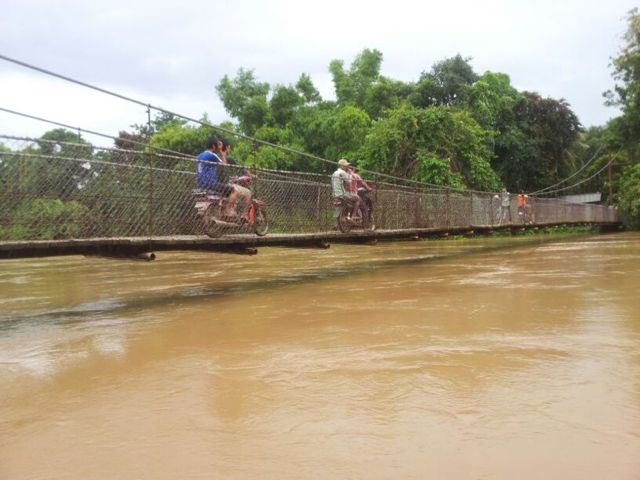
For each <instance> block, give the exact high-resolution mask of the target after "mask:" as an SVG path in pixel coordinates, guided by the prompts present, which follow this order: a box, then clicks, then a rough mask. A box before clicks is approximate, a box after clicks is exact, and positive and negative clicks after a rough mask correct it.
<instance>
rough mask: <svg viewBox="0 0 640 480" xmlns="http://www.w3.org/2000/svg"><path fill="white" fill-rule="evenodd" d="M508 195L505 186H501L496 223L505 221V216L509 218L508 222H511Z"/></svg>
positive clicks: (509, 195) (499, 223)
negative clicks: (498, 216) (497, 220)
mask: <svg viewBox="0 0 640 480" xmlns="http://www.w3.org/2000/svg"><path fill="white" fill-rule="evenodd" d="M510 197H511V194H510V193H509V192H508V191H507V187H502V191H501V192H500V220H499V222H498V225H502V222H506V220H507V218H508V219H509V223H511V222H512V219H511V198H510Z"/></svg>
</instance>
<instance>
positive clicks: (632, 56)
mask: <svg viewBox="0 0 640 480" xmlns="http://www.w3.org/2000/svg"><path fill="white" fill-rule="evenodd" d="M627 20H628V28H627V31H626V33H625V35H624V41H625V44H624V45H623V47H622V49H621V51H620V52H619V53H618V56H617V57H615V58H613V59H612V61H611V66H612V67H613V78H614V81H615V86H614V87H613V90H609V91H607V92H605V97H606V99H607V102H606V103H607V104H608V105H615V106H619V107H620V108H621V109H622V119H621V122H620V123H619V124H618V125H617V127H618V132H619V134H620V137H621V140H622V141H623V144H624V147H625V148H626V149H627V150H628V151H629V154H630V156H631V157H632V158H634V159H636V161H637V159H638V154H639V153H640V13H639V12H638V8H634V9H632V10H631V11H629V13H628V15H627Z"/></svg>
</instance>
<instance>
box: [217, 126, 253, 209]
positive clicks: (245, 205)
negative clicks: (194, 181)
mask: <svg viewBox="0 0 640 480" xmlns="http://www.w3.org/2000/svg"><path fill="white" fill-rule="evenodd" d="M220 141H221V142H222V149H221V150H220V160H221V161H222V165H224V166H223V167H221V168H220V171H219V175H220V179H221V180H223V181H224V183H227V184H231V185H233V188H234V190H235V191H236V193H237V198H238V199H239V200H240V204H241V206H242V213H241V214H240V218H242V219H243V220H245V221H247V222H248V221H249V207H251V197H252V196H253V193H252V192H251V190H249V189H248V188H247V187H245V186H243V185H240V184H238V183H234V182H232V181H231V179H230V173H236V172H235V171H234V170H236V167H235V166H237V165H238V164H237V162H236V161H235V160H234V159H233V158H232V157H231V156H230V154H231V144H230V143H229V141H228V140H227V139H226V138H222V137H220ZM226 167H231V168H226ZM229 170H231V171H229ZM237 173H242V174H243V175H245V176H250V177H251V176H252V175H250V174H249V172H247V171H246V170H245V169H242V172H240V171H239V170H238V171H237ZM228 210H229V211H231V212H232V215H234V214H235V212H236V204H235V202H231V200H230V201H229V205H228Z"/></svg>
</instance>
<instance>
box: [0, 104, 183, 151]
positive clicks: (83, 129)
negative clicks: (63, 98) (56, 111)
mask: <svg viewBox="0 0 640 480" xmlns="http://www.w3.org/2000/svg"><path fill="white" fill-rule="evenodd" d="M0 111H3V112H6V113H10V114H12V115H18V116H20V117H25V118H31V119H32V120H38V121H39V122H45V123H50V124H52V125H57V126H59V127H64V128H68V129H71V130H77V131H78V132H84V133H88V134H90V135H97V136H98V137H103V138H109V139H111V140H114V141H116V140H122V141H125V142H129V143H133V144H136V145H140V146H143V147H149V148H153V149H155V150H157V151H160V152H166V153H170V154H171V155H177V156H180V157H191V155H187V154H185V153H181V152H176V151H175V150H170V149H168V148H162V147H155V146H153V145H151V144H149V143H146V142H140V141H138V140H132V139H129V138H120V137H114V136H112V135H107V134H105V133H100V132H94V131H92V130H87V129H86V128H80V127H74V126H71V125H66V124H64V123H60V122H56V121H54V120H47V119H46V118H42V117H37V116H35V115H29V114H28V113H22V112H17V111H15V110H10V109H8V108H4V107H0ZM94 148H97V147H94Z"/></svg>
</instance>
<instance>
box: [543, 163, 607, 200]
mask: <svg viewBox="0 0 640 480" xmlns="http://www.w3.org/2000/svg"><path fill="white" fill-rule="evenodd" d="M617 155H618V153H616V154H615V155H613V157H612V158H611V160H609V161H608V162H607V163H606V164H605V165H604V167H602V168H601V169H600V170H598V171H597V172H596V173H594V174H593V175H591V176H590V177H589V178H585V179H584V180H581V181H579V182H576V183H574V184H573V185H569V186H568V187H562V188H558V189H556V190H550V191H548V192H544V194H543V195H549V194H552V193H557V192H562V191H564V190H569V189H571V188H573V187H577V186H578V185H581V184H583V183H585V182H588V181H589V180H591V179H593V178H595V177H597V176H598V175H599V174H600V173H602V172H603V171H604V169H605V168H607V167H608V166H609V164H611V163H612V162H613V160H614V159H615V158H616V156H617Z"/></svg>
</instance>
